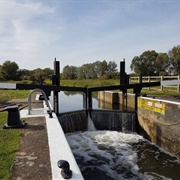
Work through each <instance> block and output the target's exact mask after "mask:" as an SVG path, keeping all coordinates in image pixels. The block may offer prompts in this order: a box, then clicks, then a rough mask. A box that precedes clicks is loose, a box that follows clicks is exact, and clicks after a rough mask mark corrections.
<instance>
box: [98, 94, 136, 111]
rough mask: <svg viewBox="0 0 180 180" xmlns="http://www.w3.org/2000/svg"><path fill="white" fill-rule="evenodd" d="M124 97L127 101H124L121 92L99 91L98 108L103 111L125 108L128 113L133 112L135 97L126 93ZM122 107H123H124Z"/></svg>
mask: <svg viewBox="0 0 180 180" xmlns="http://www.w3.org/2000/svg"><path fill="white" fill-rule="evenodd" d="M126 95H127V101H126V97H125V96H123V93H122V92H112V91H99V92H98V103H99V107H101V108H104V109H112V108H113V109H120V110H126V108H127V110H128V111H135V95H134V94H130V93H127V94H126ZM122 105H124V107H123V106H122ZM119 106H120V107H119ZM114 107H115V108H114Z"/></svg>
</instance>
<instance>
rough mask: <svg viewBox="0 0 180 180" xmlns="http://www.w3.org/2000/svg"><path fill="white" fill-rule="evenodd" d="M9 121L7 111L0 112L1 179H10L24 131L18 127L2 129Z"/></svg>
mask: <svg viewBox="0 0 180 180" xmlns="http://www.w3.org/2000/svg"><path fill="white" fill-rule="evenodd" d="M5 122H7V112H1V113H0V140H1V141H0V179H2V180H8V179H9V178H10V175H11V168H12V164H13V161H14V158H15V152H16V151H17V150H18V148H19V144H20V139H21V136H22V133H21V131H20V130H17V129H6V130H4V129H2V127H3V125H4V123H5Z"/></svg>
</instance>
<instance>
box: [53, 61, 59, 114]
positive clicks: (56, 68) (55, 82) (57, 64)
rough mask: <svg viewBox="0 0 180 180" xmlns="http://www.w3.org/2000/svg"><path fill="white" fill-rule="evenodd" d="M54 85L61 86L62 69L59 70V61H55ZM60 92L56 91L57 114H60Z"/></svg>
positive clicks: (55, 105) (55, 109)
mask: <svg viewBox="0 0 180 180" xmlns="http://www.w3.org/2000/svg"><path fill="white" fill-rule="evenodd" d="M54 75H55V78H54V85H55V86H60V71H59V61H56V58H55V61H54ZM58 94H59V92H58V91H54V111H55V113H56V114H59V97H58Z"/></svg>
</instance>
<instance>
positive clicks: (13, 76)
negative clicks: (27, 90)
mask: <svg viewBox="0 0 180 180" xmlns="http://www.w3.org/2000/svg"><path fill="white" fill-rule="evenodd" d="M18 69H19V66H18V65H17V64H16V63H15V62H11V61H5V62H4V63H3V65H2V66H1V75H2V78H3V79H4V80H17V79H18V73H17V71H18Z"/></svg>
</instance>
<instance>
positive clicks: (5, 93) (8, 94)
mask: <svg viewBox="0 0 180 180" xmlns="http://www.w3.org/2000/svg"><path fill="white" fill-rule="evenodd" d="M29 93H30V91H29V90H0V100H3V101H8V100H10V99H24V98H27V97H28V95H29Z"/></svg>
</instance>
